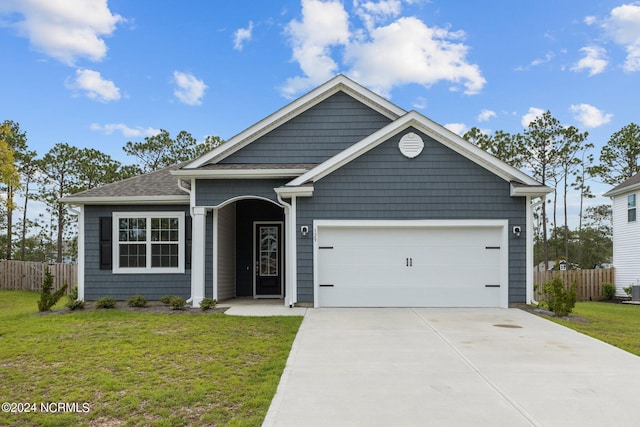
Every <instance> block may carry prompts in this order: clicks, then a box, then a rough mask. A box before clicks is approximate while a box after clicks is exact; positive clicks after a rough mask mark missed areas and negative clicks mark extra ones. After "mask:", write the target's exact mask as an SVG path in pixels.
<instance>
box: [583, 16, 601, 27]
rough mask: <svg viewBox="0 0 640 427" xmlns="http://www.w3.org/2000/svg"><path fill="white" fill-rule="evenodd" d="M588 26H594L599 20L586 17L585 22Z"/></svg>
mask: <svg viewBox="0 0 640 427" xmlns="http://www.w3.org/2000/svg"><path fill="white" fill-rule="evenodd" d="M583 22H584V23H585V24H586V25H593V24H595V23H596V22H598V19H597V18H596V17H595V16H585V17H584V21H583Z"/></svg>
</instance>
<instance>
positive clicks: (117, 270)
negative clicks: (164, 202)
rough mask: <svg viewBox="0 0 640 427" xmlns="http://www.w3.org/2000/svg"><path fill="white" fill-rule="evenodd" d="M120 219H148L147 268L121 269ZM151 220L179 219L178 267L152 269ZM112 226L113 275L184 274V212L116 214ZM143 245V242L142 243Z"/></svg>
mask: <svg viewBox="0 0 640 427" xmlns="http://www.w3.org/2000/svg"><path fill="white" fill-rule="evenodd" d="M120 218H146V219H147V241H146V242H145V243H146V245H147V267H133V268H129V267H120V241H119V222H120V221H119V220H120ZM151 218H178V227H179V230H178V267H151V244H152V242H151V240H150V239H151V237H150V236H151ZM112 221H113V226H112V237H111V241H112V246H113V248H112V250H113V258H112V259H113V274H140V273H144V274H167V273H184V271H185V264H184V263H185V260H184V250H185V236H184V227H185V225H184V212H114V213H113V219H112ZM140 243H142V242H140Z"/></svg>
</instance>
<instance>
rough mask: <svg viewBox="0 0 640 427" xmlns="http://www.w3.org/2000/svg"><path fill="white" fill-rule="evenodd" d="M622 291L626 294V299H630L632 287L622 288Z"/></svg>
mask: <svg viewBox="0 0 640 427" xmlns="http://www.w3.org/2000/svg"><path fill="white" fill-rule="evenodd" d="M622 290H623V291H624V293H625V294H627V296H628V297H631V291H632V290H633V285H629V286H626V287H624V288H622Z"/></svg>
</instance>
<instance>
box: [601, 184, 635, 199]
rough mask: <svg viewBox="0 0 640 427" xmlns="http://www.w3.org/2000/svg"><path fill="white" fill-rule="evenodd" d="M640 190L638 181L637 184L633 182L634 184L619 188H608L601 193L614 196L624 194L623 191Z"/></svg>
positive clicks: (610, 196)
mask: <svg viewBox="0 0 640 427" xmlns="http://www.w3.org/2000/svg"><path fill="white" fill-rule="evenodd" d="M638 190H640V183H638V184H634V185H630V186H628V187H624V188H621V189H619V190H615V191H614V190H609V191H607V192H606V193H604V194H603V196H605V197H609V198H614V197H616V196H619V195H621V194H625V193H634V192H636V191H638Z"/></svg>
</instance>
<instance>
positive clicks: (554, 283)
mask: <svg viewBox="0 0 640 427" xmlns="http://www.w3.org/2000/svg"><path fill="white" fill-rule="evenodd" d="M542 289H543V290H544V292H545V294H546V297H547V304H549V310H551V311H553V314H554V315H555V316H556V317H563V316H566V315H568V314H569V313H571V311H572V310H573V308H574V307H575V305H576V298H577V293H576V284H575V283H573V284H572V285H571V287H570V288H569V290H566V289H565V288H564V282H563V281H562V279H561V278H559V277H556V278H555V279H553V280H550V281H548V282H547V283H545V284H544V285H543V288H542Z"/></svg>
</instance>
